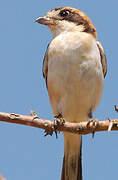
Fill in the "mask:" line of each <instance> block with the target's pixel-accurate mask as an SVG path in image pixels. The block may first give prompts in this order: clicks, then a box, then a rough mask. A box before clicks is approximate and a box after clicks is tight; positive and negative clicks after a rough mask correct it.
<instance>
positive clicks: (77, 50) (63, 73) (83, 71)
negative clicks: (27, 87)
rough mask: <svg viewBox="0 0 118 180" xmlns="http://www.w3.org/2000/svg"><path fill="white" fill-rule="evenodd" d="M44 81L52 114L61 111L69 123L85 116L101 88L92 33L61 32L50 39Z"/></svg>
mask: <svg viewBox="0 0 118 180" xmlns="http://www.w3.org/2000/svg"><path fill="white" fill-rule="evenodd" d="M47 83H48V92H49V96H50V102H51V105H52V109H53V112H54V115H58V114H59V113H61V114H62V115H63V117H64V118H65V119H66V120H67V121H71V122H80V121H84V120H87V119H88V113H89V112H90V110H92V111H94V110H95V108H96V106H97V105H98V103H99V100H100V98H101V94H102V89H103V73H102V66H101V61H100V54H99V50H98V48H97V45H96V40H95V39H94V38H93V36H92V35H90V34H88V33H83V32H76V33H75V32H74V33H66V34H64V33H63V34H60V35H59V36H57V37H56V38H55V39H54V40H53V41H52V42H51V44H50V46H49V53H48V79H47Z"/></svg>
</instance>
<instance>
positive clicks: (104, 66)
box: [97, 41, 107, 78]
mask: <svg viewBox="0 0 118 180" xmlns="http://www.w3.org/2000/svg"><path fill="white" fill-rule="evenodd" d="M97 46H98V49H99V51H100V57H101V64H102V70H103V74H104V78H105V76H106V73H107V60H106V56H105V52H104V49H103V47H102V45H101V43H100V42H99V41H97Z"/></svg>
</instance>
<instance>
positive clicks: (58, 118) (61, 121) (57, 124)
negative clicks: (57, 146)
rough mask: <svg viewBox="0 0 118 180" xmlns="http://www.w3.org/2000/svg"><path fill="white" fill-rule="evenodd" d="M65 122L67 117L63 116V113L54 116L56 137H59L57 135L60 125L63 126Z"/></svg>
mask: <svg viewBox="0 0 118 180" xmlns="http://www.w3.org/2000/svg"><path fill="white" fill-rule="evenodd" d="M64 124H65V119H64V118H63V117H62V115H61V114H59V115H57V116H54V131H55V134H56V138H58V135H57V129H58V127H60V126H63V125H64Z"/></svg>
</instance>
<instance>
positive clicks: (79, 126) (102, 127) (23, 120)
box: [0, 112, 118, 134]
mask: <svg viewBox="0 0 118 180" xmlns="http://www.w3.org/2000/svg"><path fill="white" fill-rule="evenodd" d="M0 121H3V122H9V123H16V124H22V125H27V126H33V127H37V128H42V129H44V130H46V131H47V132H48V133H49V134H51V133H52V132H53V131H54V124H53V121H50V120H44V119H41V118H39V117H38V116H37V115H36V114H35V113H32V114H31V115H30V116H28V115H20V114H14V113H5V112H0ZM108 130H118V119H112V120H105V121H99V123H98V125H97V127H96V129H95V131H108ZM57 131H66V132H71V133H78V134H89V133H92V132H93V126H92V123H90V124H89V126H87V122H81V123H69V122H65V124H64V125H62V126H60V127H58V128H57Z"/></svg>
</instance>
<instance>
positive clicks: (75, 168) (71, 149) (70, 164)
mask: <svg viewBox="0 0 118 180" xmlns="http://www.w3.org/2000/svg"><path fill="white" fill-rule="evenodd" d="M81 148H82V143H81V135H78V134H71V133H64V157H63V166H62V174H61V180H82V164H81Z"/></svg>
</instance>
